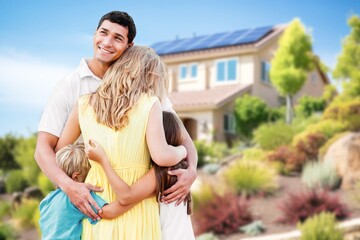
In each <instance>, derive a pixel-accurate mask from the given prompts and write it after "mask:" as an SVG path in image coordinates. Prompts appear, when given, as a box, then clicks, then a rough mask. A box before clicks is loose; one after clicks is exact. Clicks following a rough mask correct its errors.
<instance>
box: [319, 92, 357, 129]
mask: <svg viewBox="0 0 360 240" xmlns="http://www.w3.org/2000/svg"><path fill="white" fill-rule="evenodd" d="M359 114H360V99H359V98H356V99H351V100H347V101H337V102H333V103H332V104H331V105H330V106H329V107H328V108H327V109H326V110H325V111H324V114H323V118H324V119H333V120H337V121H340V122H343V123H344V124H345V125H346V130H350V131H358V130H360V120H359Z"/></svg>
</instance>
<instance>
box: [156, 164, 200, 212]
mask: <svg viewBox="0 0 360 240" xmlns="http://www.w3.org/2000/svg"><path fill="white" fill-rule="evenodd" d="M168 174H169V175H176V176H177V178H178V179H177V182H176V183H175V184H174V185H173V186H172V187H171V188H169V189H167V190H166V191H164V193H163V197H162V198H161V201H162V202H164V203H171V202H174V201H176V206H177V205H179V204H180V203H181V202H183V201H184V199H185V197H186V195H187V194H188V193H189V192H190V187H191V185H192V184H193V182H194V181H195V179H196V169H193V168H188V169H176V170H171V171H168Z"/></svg>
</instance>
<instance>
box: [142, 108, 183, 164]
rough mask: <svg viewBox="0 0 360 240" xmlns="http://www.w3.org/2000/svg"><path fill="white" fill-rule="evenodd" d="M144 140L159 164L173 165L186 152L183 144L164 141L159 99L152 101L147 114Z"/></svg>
mask: <svg viewBox="0 0 360 240" xmlns="http://www.w3.org/2000/svg"><path fill="white" fill-rule="evenodd" d="M146 142H147V145H148V148H149V151H150V155H151V158H152V159H153V161H154V162H155V163H156V164H157V165H159V166H162V167H169V166H173V165H175V164H177V163H178V162H180V161H181V160H182V159H184V158H186V154H187V152H186V149H185V147H184V146H183V145H180V146H176V147H175V146H171V145H169V144H168V143H167V142H166V138H165V132H164V127H163V119H162V110H161V105H160V102H159V101H156V102H155V103H154V105H153V107H152V108H151V111H150V114H149V119H148V124H147V128H146Z"/></svg>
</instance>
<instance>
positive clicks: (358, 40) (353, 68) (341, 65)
mask: <svg viewBox="0 0 360 240" xmlns="http://www.w3.org/2000/svg"><path fill="white" fill-rule="evenodd" d="M348 25H349V26H350V28H351V32H350V34H349V35H348V36H346V37H345V39H344V40H343V43H342V52H341V54H340V55H339V57H338V59H337V60H338V61H337V64H336V66H335V70H334V72H333V77H334V78H335V79H341V80H343V81H344V85H343V89H344V92H343V94H344V95H345V96H349V97H359V96H360V18H359V16H357V15H354V16H352V17H350V18H349V20H348Z"/></svg>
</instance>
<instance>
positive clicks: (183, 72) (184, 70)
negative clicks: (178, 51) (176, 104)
mask: <svg viewBox="0 0 360 240" xmlns="http://www.w3.org/2000/svg"><path fill="white" fill-rule="evenodd" d="M186 75H187V68H186V66H181V67H180V78H181V79H183V78H186Z"/></svg>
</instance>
